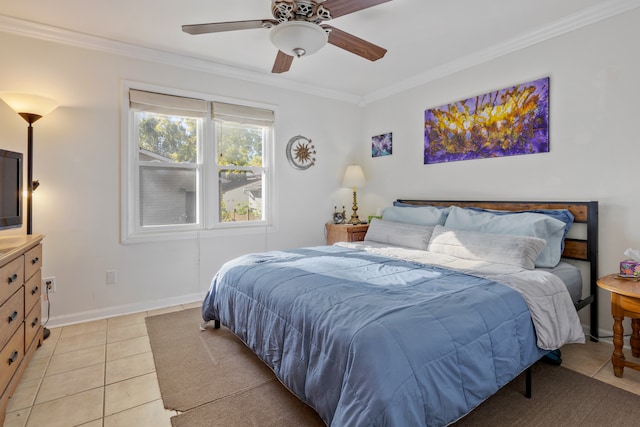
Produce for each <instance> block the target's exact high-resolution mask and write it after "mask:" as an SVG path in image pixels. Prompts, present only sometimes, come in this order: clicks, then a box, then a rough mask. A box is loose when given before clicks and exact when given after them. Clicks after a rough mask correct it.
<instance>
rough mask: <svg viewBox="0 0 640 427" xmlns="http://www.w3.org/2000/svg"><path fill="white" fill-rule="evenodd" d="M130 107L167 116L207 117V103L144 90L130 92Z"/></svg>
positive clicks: (131, 90) (201, 100)
mask: <svg viewBox="0 0 640 427" xmlns="http://www.w3.org/2000/svg"><path fill="white" fill-rule="evenodd" d="M129 106H130V107H131V108H132V109H136V110H140V111H148V112H150V113H157V114H165V115H167V116H182V117H198V118H204V117H206V116H207V112H208V109H207V101H205V100H203V99H196V98H186V97H182V96H174V95H165V94H162V93H155V92H147V91H143V90H137V89H130V90H129Z"/></svg>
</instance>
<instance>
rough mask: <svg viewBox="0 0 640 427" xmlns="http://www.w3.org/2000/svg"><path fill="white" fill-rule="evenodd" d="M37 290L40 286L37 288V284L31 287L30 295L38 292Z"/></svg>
mask: <svg viewBox="0 0 640 427" xmlns="http://www.w3.org/2000/svg"><path fill="white" fill-rule="evenodd" d="M38 290H40V288H39V287H37V286H36V287H34V288H33V289H31V295H35V294H37V293H38Z"/></svg>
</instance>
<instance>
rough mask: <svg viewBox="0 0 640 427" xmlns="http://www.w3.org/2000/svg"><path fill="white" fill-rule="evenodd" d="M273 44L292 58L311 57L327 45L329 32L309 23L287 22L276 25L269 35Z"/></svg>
mask: <svg viewBox="0 0 640 427" xmlns="http://www.w3.org/2000/svg"><path fill="white" fill-rule="evenodd" d="M269 38H270V39H271V43H273V45H274V46H275V47H277V48H278V49H279V50H281V51H282V52H284V53H286V54H287V55H290V56H297V57H298V58H299V57H301V56H303V55H311V54H312V53H315V52H317V51H319V50H320V49H321V48H322V47H323V46H324V45H326V44H327V41H328V40H329V36H328V35H327V32H326V31H325V30H324V29H322V27H320V26H319V25H317V24H313V23H311V22H307V21H287V22H283V23H281V24H278V25H276V26H275V27H273V29H272V30H271V33H270V34H269Z"/></svg>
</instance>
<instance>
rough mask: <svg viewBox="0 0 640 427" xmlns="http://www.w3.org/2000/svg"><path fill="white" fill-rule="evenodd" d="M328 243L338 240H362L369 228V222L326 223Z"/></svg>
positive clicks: (331, 243)
mask: <svg viewBox="0 0 640 427" xmlns="http://www.w3.org/2000/svg"><path fill="white" fill-rule="evenodd" d="M325 227H326V229H327V245H333V244H334V243H336V242H362V241H363V240H364V236H365V234H367V230H368V229H369V224H358V225H352V224H331V223H328V224H326V226H325Z"/></svg>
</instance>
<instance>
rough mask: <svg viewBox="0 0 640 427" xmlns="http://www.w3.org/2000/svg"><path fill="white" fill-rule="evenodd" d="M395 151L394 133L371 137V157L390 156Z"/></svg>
mask: <svg viewBox="0 0 640 427" xmlns="http://www.w3.org/2000/svg"><path fill="white" fill-rule="evenodd" d="M392 152H393V134H392V133H391V132H389V133H384V134H382V135H377V136H374V137H372V138H371V157H380V156H389V155H391V153H392Z"/></svg>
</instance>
